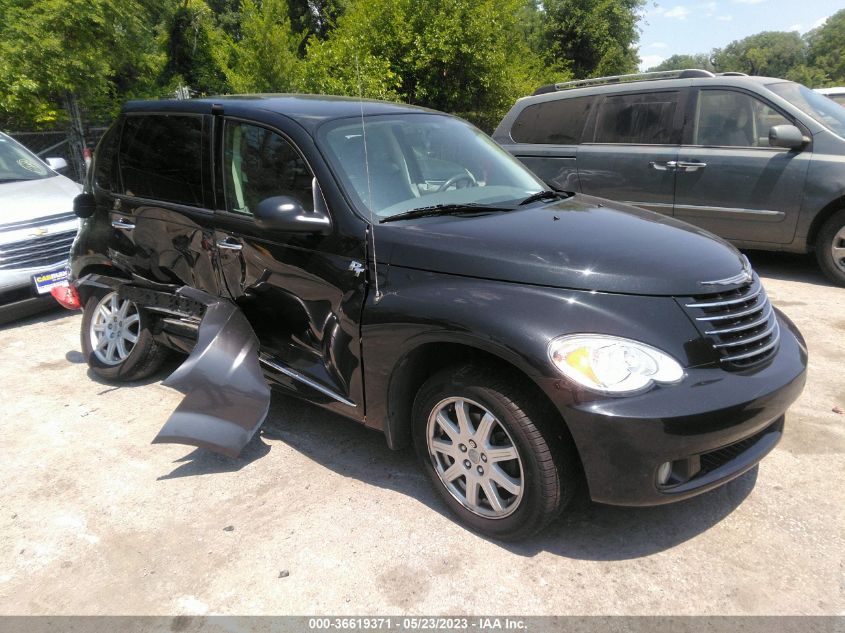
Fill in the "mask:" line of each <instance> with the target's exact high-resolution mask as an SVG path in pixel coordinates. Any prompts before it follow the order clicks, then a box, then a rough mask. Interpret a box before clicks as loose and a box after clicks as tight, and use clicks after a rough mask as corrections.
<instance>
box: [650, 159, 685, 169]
mask: <svg viewBox="0 0 845 633" xmlns="http://www.w3.org/2000/svg"><path fill="white" fill-rule="evenodd" d="M649 167H651V168H652V169H656V170H657V171H675V169H676V168H677V167H678V163H677V161H674V160H669V161H666V162H665V163H661V162H658V161H654V160H653V161H651V162H650V163H649Z"/></svg>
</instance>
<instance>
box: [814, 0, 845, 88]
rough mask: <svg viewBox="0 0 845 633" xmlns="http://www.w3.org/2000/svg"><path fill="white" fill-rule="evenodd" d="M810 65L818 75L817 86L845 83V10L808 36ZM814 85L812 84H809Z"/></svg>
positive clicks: (834, 15)
mask: <svg viewBox="0 0 845 633" xmlns="http://www.w3.org/2000/svg"><path fill="white" fill-rule="evenodd" d="M806 39H807V42H808V45H809V50H808V52H807V61H808V64H809V65H810V66H811V67H813V68H815V69H816V72H817V73H818V74H817V75H816V76H815V77H813V78H812V81H813V82H815V85H816V86H819V85H842V84H843V83H845V9H843V10H841V11H837V12H836V13H834V14H833V15H832V16H830V17H829V18H828V19H827V21H826V22H825V23H824V24H823V25H822V26H820V27H819V28H817V29H814V30H813V31H810V32H809V33H808V34H807V36H806ZM808 85H812V84H808Z"/></svg>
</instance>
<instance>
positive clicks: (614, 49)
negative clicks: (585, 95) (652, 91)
mask: <svg viewBox="0 0 845 633" xmlns="http://www.w3.org/2000/svg"><path fill="white" fill-rule="evenodd" d="M643 4H645V2H644V0H546V1H545V2H543V6H544V8H545V20H544V23H545V40H546V44H545V49H546V51H547V62H548V63H551V64H555V65H558V66H562V67H568V68H569V69H570V70H571V72H572V74H573V76H574V77H575V78H577V79H583V78H586V77H594V76H599V75H618V74H624V73H630V72H635V71H636V69H637V64H638V63H639V56H638V54H637V49H636V44H637V42H638V41H639V38H640V31H639V28H638V27H637V21H638V19H639V13H638V12H639V9H640V7H642V6H643Z"/></svg>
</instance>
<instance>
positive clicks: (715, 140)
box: [675, 89, 812, 244]
mask: <svg viewBox="0 0 845 633" xmlns="http://www.w3.org/2000/svg"><path fill="white" fill-rule="evenodd" d="M791 123H792V121H791V120H788V119H787V118H785V117H784V116H783V115H782V114H781V113H779V112H778V111H776V110H775V109H774V108H772V107H770V106H769V105H768V104H766V103H765V102H763V101H762V100H759V99H757V98H756V97H754V96H752V95H749V94H747V93H744V92H738V91H730V90H719V89H712V90H701V91H700V92H699V99H698V102H697V104H696V108H695V114H694V117H693V125H694V128H693V130H692V134H691V136H690V143H691V144H690V145H685V146H682V147H681V151H680V154H679V156H678V167H677V177H676V181H675V216H676V217H677V218H679V219H681V220H684V221H686V222H690V223H691V224H695V225H697V226H700V227H702V228H704V229H707V230H708V231H711V232H713V233H715V234H716V235H719V236H721V237H724V238H726V239H729V240H737V241H743V242H764V243H774V244H786V243H789V242H791V241H792V238H793V236H794V234H795V226H796V223H797V221H798V214H799V211H800V209H801V200H802V197H803V192H804V181H805V178H806V175H807V168H808V166H809V164H810V158H811V157H812V153H811V152H810V151H804V152H794V151H788V150H785V149H779V148H774V147H769V142H768V136H769V128H771V127H772V126H773V125H781V124H791Z"/></svg>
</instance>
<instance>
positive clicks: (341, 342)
mask: <svg viewBox="0 0 845 633" xmlns="http://www.w3.org/2000/svg"><path fill="white" fill-rule="evenodd" d="M216 130H217V139H216V146H217V148H218V149H217V151H218V152H219V153H218V154H217V156H219V157H220V160H218V161H217V164H218V167H217V168H218V170H219V171H218V173H217V179H216V180H217V182H218V183H219V187H218V190H217V199H218V210H217V212H216V219H215V224H216V229H217V230H216V234H215V242H216V245H217V248H218V249H219V253H220V255H219V266H220V271H221V277H222V281H223V283H222V286H223V289H224V292H226V293H227V294H228V296H229V297H231V298H232V299H233V300H234V301H235V302H236V304H237V305H238V307H240V309H241V310H242V311H243V313H244V314H245V315H246V317H247V319H248V320H249V322H250V324H251V325H252V327H253V329H254V331H255V333H256V335H257V337H258V339H259V342H260V360H261V363H262V365H263V366H264V369H265V371H266V372H267V373H268V375H269V376H270V377H271V378H273V379H274V380H275V381H277V382H278V383H280V384H281V385H282V386H285V387H287V388H289V389H292V390H294V391H296V392H298V393H301V394H302V395H304V396H306V397H308V398H309V399H310V400H312V401H317V402H321V403H322V404H324V405H327V406H329V407H330V408H333V409H335V410H338V411H339V412H341V413H343V414H345V415H351V416H352V417H362V416H363V389H362V381H361V354H360V342H359V327H360V325H359V324H360V315H361V309H362V304H363V299H364V294H365V290H366V284H365V278H366V276H365V275H364V274H363V272H364V267H363V262H364V261H365V259H364V258H365V254H364V252H363V239H349V238H348V237H344V236H342V235H341V232H340V231H339V230H338V227H337V226H335V225H334V224H333V222H332V218H331V213H330V211H329V209H328V207H327V205H326V202H325V199H324V197H323V193H322V190H321V189H320V186H319V183H318V182H317V179H316V178H315V176H314V172H313V170H312V169H311V166H310V165H309V163H308V161H307V160H306V158H305V156H304V154H303V153H302V152H301V151H300V150H299V149H298V148H297V147H296V146H295V144H294V142H293V141H292V140H291V138H290V137H289V136H287V135H285V134H284V133H283V132H282V131H281V130H278V129H271V128H270V127H267V126H265V125H262V124H258V123H255V122H249V121H244V120H240V119H233V118H226V119H223V118H222V117H219V118H218V121H217V126H216ZM362 237H363V234H362V236H361V238H362ZM356 408H360V410H358V411H356Z"/></svg>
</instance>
